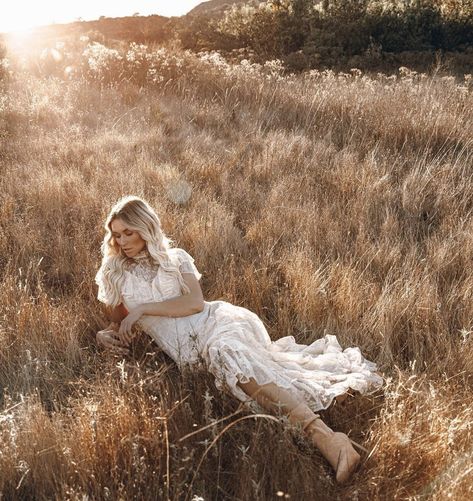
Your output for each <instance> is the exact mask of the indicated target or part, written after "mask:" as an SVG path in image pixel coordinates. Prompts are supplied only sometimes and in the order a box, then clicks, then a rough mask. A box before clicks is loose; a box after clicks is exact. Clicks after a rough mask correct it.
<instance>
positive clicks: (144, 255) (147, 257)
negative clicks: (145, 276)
mask: <svg viewBox="0 0 473 501" xmlns="http://www.w3.org/2000/svg"><path fill="white" fill-rule="evenodd" d="M127 261H128V262H129V263H141V264H154V259H153V258H152V257H151V254H150V253H149V252H148V249H143V250H141V251H140V252H138V254H136V255H135V256H130V257H127Z"/></svg>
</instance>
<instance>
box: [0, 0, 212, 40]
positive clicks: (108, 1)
mask: <svg viewBox="0 0 473 501" xmlns="http://www.w3.org/2000/svg"><path fill="white" fill-rule="evenodd" d="M202 1H203V0H171V1H169V0H81V1H80V2H77V1H73V0H72V1H71V0H62V1H58V0H0V33H4V32H9V31H15V30H27V29H29V28H32V27H35V26H42V25H45V24H53V23H69V22H72V21H77V20H78V18H81V19H82V20H84V21H91V20H93V19H98V18H99V17H100V16H107V17H122V16H132V15H133V14H134V13H136V12H138V13H139V14H140V15H142V16H149V15H150V14H160V15H162V16H182V15H183V14H186V13H187V12H189V11H190V10H191V9H192V8H193V7H195V6H196V5H198V4H199V3H201V2H202Z"/></svg>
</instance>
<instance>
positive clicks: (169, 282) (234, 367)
mask: <svg viewBox="0 0 473 501" xmlns="http://www.w3.org/2000/svg"><path fill="white" fill-rule="evenodd" d="M105 230H106V235H105V238H104V241H103V244H102V254H103V260H102V265H101V267H100V269H99V271H98V273H97V276H96V283H97V285H98V286H99V291H98V299H99V300H100V301H102V302H104V303H105V304H107V305H109V306H111V307H113V311H112V315H111V319H112V323H111V324H110V325H109V326H108V327H107V328H106V329H105V330H102V331H99V332H98V333H97V341H98V342H99V343H100V344H101V345H103V346H105V347H106V348H108V349H109V350H111V351H113V352H115V353H119V354H126V353H128V346H129V343H130V341H131V340H132V327H133V325H134V324H135V323H138V325H139V326H140V327H141V328H142V329H143V330H144V331H145V332H147V333H148V334H149V336H151V337H152V338H153V340H154V341H155V342H156V343H157V344H158V345H159V346H160V348H161V349H162V350H163V351H165V352H166V353H167V354H168V355H169V356H170V357H171V358H172V359H173V360H174V361H175V362H176V363H177V364H178V366H183V365H185V364H194V363H198V362H203V363H204V365H205V366H206V367H207V369H208V370H209V371H210V372H211V373H212V374H213V375H214V376H215V383H216V386H217V388H219V389H221V390H222V391H226V392H229V393H230V394H232V395H234V396H235V397H236V398H238V399H239V400H241V401H256V403H257V404H259V405H261V406H263V407H264V408H266V409H269V410H273V411H275V410H282V411H283V412H284V413H286V414H287V416H288V418H289V421H290V422H292V423H294V424H298V425H301V426H302V429H303V430H304V431H305V433H306V434H307V435H308V437H309V438H310V440H311V441H312V442H313V444H314V445H315V446H316V447H317V448H318V449H319V450H320V451H321V453H322V455H323V456H324V457H325V458H326V459H327V460H328V462H329V463H330V464H331V465H332V467H333V468H334V470H335V473H336V479H337V481H338V482H340V483H343V482H346V481H347V480H348V479H349V477H350V475H351V474H352V472H353V471H354V470H355V468H356V467H357V465H358V463H359V461H360V456H359V454H358V453H357V452H356V451H355V450H354V449H353V447H352V445H351V444H352V442H351V440H350V439H349V438H348V437H347V435H345V434H344V433H339V432H334V431H332V430H331V429H330V428H329V427H328V426H327V425H325V424H324V423H323V421H322V420H321V419H320V417H319V415H318V414H316V413H315V412H316V411H318V410H321V409H326V408H327V407H329V405H330V404H331V402H332V401H333V399H334V398H335V397H337V396H339V395H343V394H345V393H346V392H347V390H349V389H350V388H351V389H354V390H358V391H360V392H362V393H366V392H368V391H371V390H374V389H376V388H378V387H379V386H380V385H381V384H382V378H381V377H380V376H379V375H378V374H377V373H376V372H375V370H376V365H375V364H373V363H372V362H369V361H367V360H365V359H364V358H363V357H362V355H361V353H360V350H359V349H358V348H348V349H346V350H344V351H343V352H342V349H341V348H340V345H339V344H338V342H337V340H336V338H335V336H325V337H324V338H323V339H319V340H317V341H315V342H314V343H312V344H311V345H309V346H306V345H302V344H296V343H295V341H294V338H293V337H292V336H287V337H283V338H281V339H279V340H277V341H275V342H271V339H270V338H269V335H268V333H267V331H266V329H265V327H264V325H263V322H262V321H261V319H260V318H259V317H258V316H257V315H256V314H255V313H253V312H251V311H249V310H247V309H245V308H241V307H239V306H235V305H232V304H230V303H227V302H225V301H210V302H208V301H205V300H204V298H203V295H202V290H201V288H200V284H199V279H200V278H201V274H200V273H199V271H198V270H197V268H196V266H195V265H194V260H193V258H192V257H191V256H190V255H189V254H188V253H187V252H186V251H184V250H183V249H179V248H171V245H170V244H171V240H170V239H168V238H167V237H166V236H165V235H164V233H163V232H162V230H161V224H160V220H159V218H158V216H157V214H156V213H155V211H154V210H153V209H152V208H151V207H150V206H149V205H148V203H147V202H145V201H144V200H143V199H141V198H138V197H134V196H128V197H124V198H123V199H121V200H120V201H119V202H118V203H117V204H116V205H115V206H114V207H113V208H112V210H111V211H110V213H109V215H108V217H107V220H106V223H105Z"/></svg>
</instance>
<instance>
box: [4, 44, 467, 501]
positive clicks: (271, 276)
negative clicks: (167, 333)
mask: <svg viewBox="0 0 473 501" xmlns="http://www.w3.org/2000/svg"><path fill="white" fill-rule="evenodd" d="M122 50H125V52H123V53H122V56H123V58H124V59H123V60H126V57H125V56H126V50H127V49H122ZM133 50H135V52H137V51H138V49H136V48H135V49H133ZM139 50H140V51H141V52H140V54H142V56H140V57H142V59H140V60H141V61H142V63H140V64H144V63H143V61H149V60H151V59H152V56H150V58H151V59H146V57H147V56H146V54H147V53H149V54H151V53H152V49H148V52H146V50H145V49H143V48H141V49H139ZM156 50H158V49H156ZM143 53H144V54H145V56H146V57H145V56H143ZM83 54H84V52H83V49H81V50H80V51H79V50H78V51H77V52H76V53H75V56H74V57H75V58H76V59H75V60H74V58H73V57H72V56H69V57H70V60H71V61H72V62H70V61H69V60H68V61H66V63H67V64H71V65H72V66H68V67H67V68H65V66H64V65H65V64H66V63H64V62H61V61H62V60H61V59H58V58H56V59H57V60H55V61H52V62H51V61H49V62H48V65H45V62H44V60H45V58H43V60H42V62H41V61H39V62H38V63H37V64H33V63H34V57H33V56H31V58H30V60H29V62H28V61H27V62H26V63H25V60H23V62H22V61H20V60H18V61H17V62H16V63H15V60H14V54H11V55H10V57H11V61H10V67H11V68H13V70H11V71H12V74H11V76H10V78H9V81H8V82H4V83H3V90H2V92H1V99H0V106H1V110H0V139H1V146H0V148H1V150H0V154H1V156H0V169H1V177H0V183H1V184H0V226H1V232H2V237H1V239H0V266H1V288H0V308H1V316H0V337H1V342H0V358H1V364H0V388H1V392H2V393H1V408H2V411H1V414H0V493H1V495H0V497H2V498H3V499H58V500H59V499H61V500H62V499H70V500H79V499H80V500H83V499H104V500H106V499H144V500H146V499H150V500H151V499H173V500H174V499H195V500H197V499H200V498H203V499H205V500H206V501H207V500H210V499H235V500H237V499H245V500H246V499H261V500H263V499H264V500H266V499H280V498H281V499H289V498H290V499H293V500H313V499H360V500H361V499H438V500H443V499H445V498H447V497H448V498H449V499H468V498H471V497H472V496H473V468H472V466H471V464H472V462H473V402H472V400H471V389H472V379H471V374H472V370H473V339H472V336H471V333H472V330H473V301H472V296H473V275H472V273H471V263H472V258H473V218H472V211H473V191H472V190H471V179H472V177H471V176H472V151H473V150H472V148H473V128H472V124H473V94H472V87H471V78H470V77H466V78H465V80H464V81H458V80H455V79H453V78H451V77H441V76H440V75H430V76H427V75H418V74H415V73H413V72H410V71H409V70H407V69H403V70H402V71H401V72H400V74H399V75H397V76H386V75H377V76H368V75H362V74H360V72H358V71H356V70H354V71H352V72H351V73H349V74H335V73H332V72H330V71H326V72H322V73H320V72H314V71H313V72H311V73H307V74H305V75H299V76H296V75H288V76H284V75H283V74H282V73H281V71H280V68H279V67H278V65H277V62H275V63H274V64H273V65H272V66H271V64H268V65H266V66H265V67H258V66H256V65H251V64H249V63H245V62H243V63H242V64H239V65H229V64H226V63H224V62H222V60H221V58H219V57H218V56H216V55H210V56H209V55H202V56H196V55H192V54H190V53H180V52H179V51H177V50H174V51H172V50H169V51H168V52H167V53H161V54H160V56H159V58H160V64H161V65H162V66H161V67H160V68H161V70H162V73H159V72H157V71H148V70H149V69H156V68H148V69H146V68H145V70H146V71H145V73H143V72H142V75H143V76H142V78H141V80H140V79H135V80H134V79H133V78H132V76H133V71H132V70H130V69H129V68H128V69H127V68H125V69H124V67H123V66H121V70H120V71H122V73H120V74H118V73H114V72H115V71H118V70H117V68H113V67H112V65H111V63H110V61H108V62H107V63H106V65H105V66H104V67H102V68H101V69H100V71H101V72H102V73H100V74H99V70H97V69H96V70H95V71H96V73H95V74H94V73H93V68H92V69H91V67H88V69H87V68H86V69H87V71H85V70H84V68H85V66H86V65H87V63H88V61H84V57H85V56H84V55H83ZM117 54H120V52H117ZM117 54H115V55H113V54H112V55H111V56H110V58H112V59H113V58H114V57H115V58H116V57H117ZM153 57H154V56H153ZM81 58H82V59H81ZM143 58H144V59H143ZM136 59H137V57H135V60H136ZM123 60H122V61H121V62H119V63H117V61H115V63H116V64H121V65H123ZM32 61H33V63H32ZM130 61H133V58H130ZM166 61H168V63H166ZM112 62H113V61H112ZM165 63H166V64H167V66H165ZM15 64H16V66H15ZM61 64H63V66H61ZM107 64H110V66H107ZM133 64H135V63H133ZM81 65H82V66H81ZM107 68H108V69H107ZM163 68H167V70H166V71H168V73H165V69H163ZM170 68H171V69H170ZM278 68H279V69H278ZM64 69H67V71H66V73H65V76H63V71H64ZM125 70H126V71H128V73H126V71H125ZM107 71H108V73H107ZM173 72H175V73H173ZM137 74H138V73H137ZM120 75H121V76H120ZM159 75H165V76H163V77H162V78H157V76H159ZM124 194H137V195H140V196H144V197H145V198H146V199H147V200H148V201H149V202H150V203H151V204H152V205H153V206H154V207H156V209H157V210H158V212H159V214H160V216H161V219H162V223H163V226H164V230H165V231H166V233H167V234H168V235H169V236H170V237H171V238H173V239H174V240H175V241H176V243H177V244H178V245H179V246H182V247H183V248H185V249H186V250H188V251H189V252H190V253H191V254H192V255H193V256H194V257H195V260H196V264H197V266H198V268H199V269H200V271H202V272H203V274H204V277H203V280H202V286H203V289H204V293H205V296H206V299H207V300H215V299H224V300H227V301H230V302H233V303H235V304H238V305H241V306H245V307H247V308H249V309H251V310H252V311H254V312H255V313H257V314H258V315H259V316H260V317H261V318H262V319H263V321H264V322H265V324H266V325H267V327H268V331H269V332H270V335H271V336H272V338H273V339H277V338H279V337H282V336H286V335H293V336H295V338H296V339H297V341H298V342H304V343H309V342H311V341H313V340H315V339H317V338H318V337H320V336H321V335H323V334H324V333H331V334H336V335H337V337H338V338H339V340H340V342H341V344H342V345H343V346H353V345H356V346H360V348H361V349H362V351H363V353H364V354H365V355H366V356H367V357H368V358H369V359H372V360H374V361H376V362H377V363H378V364H379V366H380V369H381V370H382V371H383V372H384V374H385V375H386V378H387V382H386V386H385V387H384V389H383V391H381V392H379V393H378V394H376V395H373V396H370V397H360V396H358V397H356V398H352V399H350V400H348V401H345V402H344V403H343V404H336V405H335V406H334V407H333V408H331V409H329V410H328V411H326V412H324V413H323V415H324V419H325V420H326V421H327V422H328V423H329V424H330V425H332V426H333V427H334V428H336V429H338V430H341V431H344V432H347V433H349V434H350V436H351V437H353V438H354V439H355V440H357V441H359V442H361V443H362V444H364V446H365V447H366V448H368V450H370V454H369V455H365V457H364V462H363V465H362V467H361V469H360V470H359V472H358V473H357V474H356V475H355V476H354V478H353V481H352V482H351V483H350V484H349V485H347V486H345V487H340V486H337V485H335V483H334V479H333V476H332V474H331V472H330V469H329V467H328V465H327V464H326V463H325V462H324V460H323V459H322V458H321V456H320V455H319V454H318V453H317V452H316V451H315V450H314V449H313V448H312V447H310V446H309V445H308V444H307V442H305V441H304V440H303V439H302V437H301V436H300V435H298V434H297V432H296V431H295V430H289V429H288V428H285V427H284V426H281V425H278V424H275V423H274V422H272V421H271V420H269V419H266V418H264V417H261V418H251V419H244V420H240V421H238V419H239V417H242V416H246V415H248V412H247V411H246V410H245V409H241V408H240V407H239V406H238V403H237V402H236V401H234V400H233V399H232V398H231V397H229V396H226V395H221V394H219V393H218V392H217V391H216V389H215V388H214V386H213V381H212V379H211V377H210V376H209V375H208V374H206V373H205V372H199V373H190V372H185V373H182V374H179V373H178V371H177V369H176V367H175V366H174V365H173V364H172V362H171V361H170V360H169V359H167V358H166V357H165V356H164V355H163V354H161V353H159V352H158V351H157V349H156V348H155V347H154V346H153V345H152V344H151V343H150V342H149V341H148V340H147V339H146V336H145V335H143V336H142V337H141V338H140V339H139V340H138V341H137V342H136V344H135V346H134V348H133V356H131V357H130V358H127V359H125V360H121V359H119V358H113V357H111V356H108V355H107V354H106V353H103V352H101V351H100V350H97V348H96V346H95V332H96V331H97V330H99V329H100V328H103V327H104V326H105V325H106V324H107V321H106V315H105V311H104V310H103V309H102V308H101V306H100V304H99V303H98V302H97V300H96V288H95V285H94V280H93V278H94V275H95V272H96V270H97V268H98V266H99V261H100V252H99V246H100V242H101V239H102V237H103V233H102V224H103V221H104V218H105V216H106V214H107V211H108V210H109V208H110V206H111V204H112V203H113V202H115V201H116V200H117V199H118V198H119V197H120V196H122V195H124ZM231 423H234V424H233V425H232V426H229V427H228V428H227V426H228V425H230V424H231ZM209 425H210V426H209ZM224 430H225V431H224ZM193 432H197V433H194V434H192V433H193ZM212 443H213V445H212V446H211V447H210V445H211V444H212Z"/></svg>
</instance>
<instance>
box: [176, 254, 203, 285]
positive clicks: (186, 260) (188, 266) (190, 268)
mask: <svg viewBox="0 0 473 501" xmlns="http://www.w3.org/2000/svg"><path fill="white" fill-rule="evenodd" d="M176 254H177V258H178V260H179V270H180V272H181V273H192V274H193V275H194V276H195V278H197V280H200V278H201V277H202V274H201V273H200V272H199V270H198V269H197V267H196V266H195V264H194V258H193V257H192V256H191V255H190V254H188V253H187V252H186V251H185V250H184V249H176Z"/></svg>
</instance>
